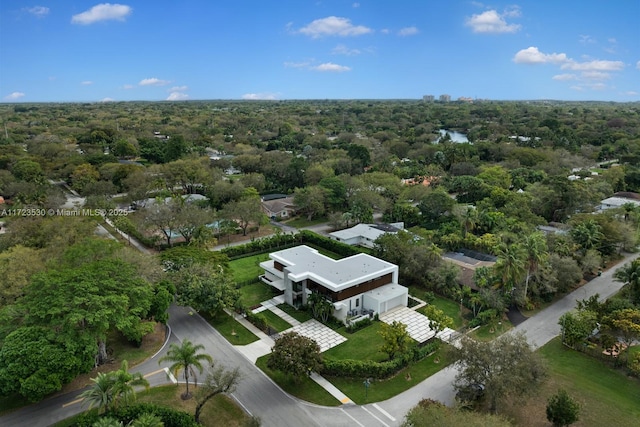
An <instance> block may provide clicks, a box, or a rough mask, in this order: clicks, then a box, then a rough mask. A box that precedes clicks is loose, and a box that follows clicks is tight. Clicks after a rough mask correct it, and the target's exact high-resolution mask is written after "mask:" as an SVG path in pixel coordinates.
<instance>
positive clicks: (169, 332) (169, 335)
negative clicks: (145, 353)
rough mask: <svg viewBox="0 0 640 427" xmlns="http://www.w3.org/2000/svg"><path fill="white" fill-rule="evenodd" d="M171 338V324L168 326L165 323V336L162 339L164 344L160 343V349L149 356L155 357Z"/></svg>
mask: <svg viewBox="0 0 640 427" xmlns="http://www.w3.org/2000/svg"><path fill="white" fill-rule="evenodd" d="M170 338H171V326H169V325H168V324H167V338H166V339H165V340H164V344H162V347H160V350H158V351H156V354H154V355H153V356H151V358H152V359H153V358H154V357H156V356H157V355H158V354H160V352H161V351H162V350H164V348H165V347H166V346H167V344H168V343H169V339H170Z"/></svg>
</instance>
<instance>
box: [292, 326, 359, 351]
mask: <svg viewBox="0 0 640 427" xmlns="http://www.w3.org/2000/svg"><path fill="white" fill-rule="evenodd" d="M284 332H297V333H299V334H300V335H304V336H305V337H307V338H311V339H313V340H315V341H316V342H317V343H318V345H319V346H320V351H321V352H323V351H327V350H329V349H330V348H332V347H335V346H337V345H338V344H342V343H343V342H345V341H346V340H347V339H346V338H345V337H343V336H342V335H340V334H339V333H337V332H335V331H334V330H333V329H331V328H329V327H327V326H325V325H323V324H322V323H320V322H318V321H317V320H315V319H311V320H307V321H306V322H304V323H302V324H300V325H298V326H294V327H293V328H291V329H287V330H286V331H284Z"/></svg>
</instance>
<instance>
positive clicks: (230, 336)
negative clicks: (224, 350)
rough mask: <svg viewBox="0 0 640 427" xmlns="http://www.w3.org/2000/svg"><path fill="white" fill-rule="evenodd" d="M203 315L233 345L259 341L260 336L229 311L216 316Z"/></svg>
mask: <svg viewBox="0 0 640 427" xmlns="http://www.w3.org/2000/svg"><path fill="white" fill-rule="evenodd" d="M203 317H204V318H205V319H206V320H207V322H209V324H211V326H213V327H214V328H216V329H217V331H218V332H220V333H221V334H222V336H224V337H225V338H226V339H227V341H229V342H230V343H231V344H233V345H247V344H251V343H252V342H254V341H258V337H256V336H255V335H253V333H252V332H251V331H249V330H248V329H247V328H245V327H244V326H242V325H241V324H240V323H238V321H236V320H235V319H234V318H232V317H231V316H229V315H228V314H227V313H220V314H218V315H217V316H216V317H214V318H210V317H208V316H204V315H203Z"/></svg>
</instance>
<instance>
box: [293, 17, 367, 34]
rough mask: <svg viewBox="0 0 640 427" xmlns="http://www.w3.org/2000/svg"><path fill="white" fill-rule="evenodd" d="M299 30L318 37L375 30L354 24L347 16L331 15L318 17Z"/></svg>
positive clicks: (364, 32)
mask: <svg viewBox="0 0 640 427" xmlns="http://www.w3.org/2000/svg"><path fill="white" fill-rule="evenodd" d="M298 31H299V32H300V33H302V34H305V35H307V36H310V37H312V38H314V39H316V38H319V37H322V36H343V37H348V36H360V35H363V34H368V33H371V32H372V31H373V30H372V29H371V28H368V27H365V26H363V25H353V24H352V23H351V20H349V19H347V18H340V17H337V16H329V17H327V18H322V19H316V20H315V21H313V22H312V23H310V24H309V25H307V26H305V27H302V28H300V30H298Z"/></svg>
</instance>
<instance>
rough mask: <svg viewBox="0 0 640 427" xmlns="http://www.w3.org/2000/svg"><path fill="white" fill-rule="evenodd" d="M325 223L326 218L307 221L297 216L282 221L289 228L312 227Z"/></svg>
mask: <svg viewBox="0 0 640 427" xmlns="http://www.w3.org/2000/svg"><path fill="white" fill-rule="evenodd" d="M325 222H327V217H324V216H321V217H319V218H315V219H312V220H311V221H309V220H308V219H307V218H306V217H303V216H298V217H295V218H293V219H290V220H288V221H283V224H287V225H288V226H289V227H295V228H302V227H310V226H312V225H318V224H324V223H325Z"/></svg>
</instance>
